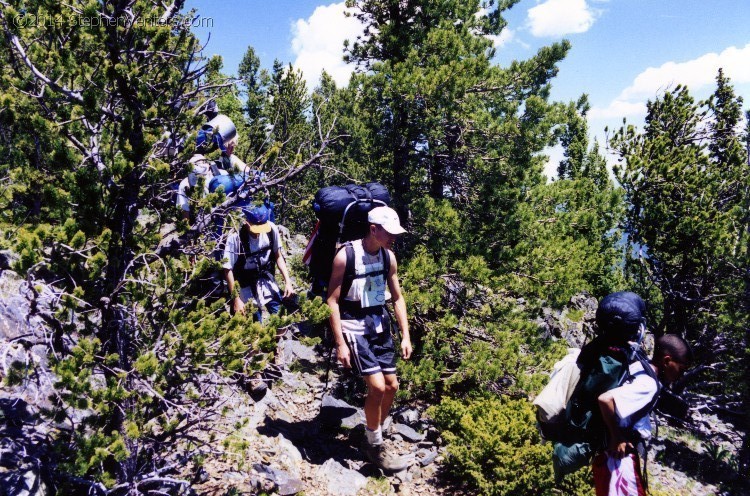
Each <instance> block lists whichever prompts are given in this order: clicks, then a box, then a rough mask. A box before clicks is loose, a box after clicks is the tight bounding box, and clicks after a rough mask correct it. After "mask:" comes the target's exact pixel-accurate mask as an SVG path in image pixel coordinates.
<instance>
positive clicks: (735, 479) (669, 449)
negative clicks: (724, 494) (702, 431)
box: [655, 439, 750, 494]
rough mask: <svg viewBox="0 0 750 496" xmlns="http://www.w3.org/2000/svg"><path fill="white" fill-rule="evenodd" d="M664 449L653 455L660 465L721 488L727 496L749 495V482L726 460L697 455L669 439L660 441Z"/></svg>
mask: <svg viewBox="0 0 750 496" xmlns="http://www.w3.org/2000/svg"><path fill="white" fill-rule="evenodd" d="M659 444H661V445H663V446H664V448H663V449H662V450H660V451H659V452H658V453H655V458H656V460H658V461H659V463H661V464H662V465H665V466H668V467H670V468H672V469H675V470H678V471H680V472H683V473H685V474H686V475H687V476H688V477H690V478H693V479H696V480H698V481H700V482H702V483H705V484H713V485H717V486H721V487H722V489H724V490H728V491H730V492H729V493H728V494H735V491H740V492H737V493H736V494H750V481H748V480H747V478H743V477H741V476H740V475H739V473H738V472H737V471H736V470H735V469H734V468H733V467H732V465H730V463H728V460H726V459H723V458H717V457H715V456H711V455H710V454H709V453H707V452H703V453H699V452H697V451H695V450H693V449H691V448H689V447H687V446H685V445H684V444H681V443H678V442H675V441H672V440H670V439H663V440H662V439H660V440H659Z"/></svg>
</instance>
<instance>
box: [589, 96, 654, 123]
mask: <svg viewBox="0 0 750 496" xmlns="http://www.w3.org/2000/svg"><path fill="white" fill-rule="evenodd" d="M645 115H646V103H645V102H626V101H623V100H619V99H618V100H613V101H612V102H611V103H610V104H609V105H608V106H607V107H591V110H590V111H589V113H588V118H589V119H592V120H597V119H602V120H610V119H620V118H622V117H626V116H645Z"/></svg>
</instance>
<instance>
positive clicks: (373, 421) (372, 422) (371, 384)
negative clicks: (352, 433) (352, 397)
mask: <svg viewBox="0 0 750 496" xmlns="http://www.w3.org/2000/svg"><path fill="white" fill-rule="evenodd" d="M364 379H365V383H366V384H367V397H366V398H365V422H366V424H367V428H368V429H370V430H371V431H375V430H377V429H379V428H380V420H381V419H380V412H381V405H382V403H383V398H384V396H385V392H386V385H385V379H384V378H383V374H382V372H378V373H376V374H371V375H366V376H364Z"/></svg>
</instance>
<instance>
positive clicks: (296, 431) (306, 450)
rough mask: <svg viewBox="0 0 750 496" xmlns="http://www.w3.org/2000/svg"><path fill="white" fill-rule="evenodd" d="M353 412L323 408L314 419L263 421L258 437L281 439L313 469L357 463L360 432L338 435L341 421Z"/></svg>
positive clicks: (362, 434) (349, 409)
mask: <svg viewBox="0 0 750 496" xmlns="http://www.w3.org/2000/svg"><path fill="white" fill-rule="evenodd" d="M334 410H338V411H334ZM355 412H356V409H355V408H340V409H328V408H324V409H323V412H321V413H319V414H318V415H317V416H316V417H315V418H313V419H311V420H301V421H298V422H288V421H286V420H281V419H271V418H268V417H266V420H265V422H264V424H263V425H262V426H259V427H258V433H260V434H262V435H264V436H270V437H276V436H277V435H279V434H281V435H283V436H284V437H285V438H287V439H288V440H289V441H291V442H292V444H294V446H296V447H297V449H298V450H299V451H300V453H301V454H302V456H303V458H305V460H307V461H308V462H310V463H312V464H314V465H322V464H323V463H325V462H326V461H327V460H328V459H330V458H333V459H335V460H336V461H338V462H342V461H344V460H359V459H362V455H361V453H360V451H359V448H358V445H359V442H358V441H360V440H361V439H362V437H363V436H364V432H363V431H362V429H357V428H355V429H350V430H349V432H348V434H349V435H348V436H345V437H342V436H341V435H340V433H341V432H342V429H341V427H340V424H341V419H343V418H346V417H349V416H351V415H352V414H354V413H355Z"/></svg>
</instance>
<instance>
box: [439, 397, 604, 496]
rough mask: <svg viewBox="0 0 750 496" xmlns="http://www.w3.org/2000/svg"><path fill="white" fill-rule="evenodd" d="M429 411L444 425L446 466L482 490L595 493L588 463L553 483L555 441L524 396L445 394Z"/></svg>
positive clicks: (499, 491) (506, 492) (495, 493)
mask: <svg viewBox="0 0 750 496" xmlns="http://www.w3.org/2000/svg"><path fill="white" fill-rule="evenodd" d="M429 413H430V414H431V415H432V416H433V418H434V419H435V420H436V422H437V423H438V425H439V427H440V428H441V429H443V438H444V439H445V441H446V442H447V447H448V453H449V457H448V458H447V461H446V465H447V468H448V470H449V471H450V473H451V474H452V475H454V476H456V477H458V478H460V479H462V480H464V481H466V482H467V483H468V484H470V485H471V486H472V487H474V488H475V489H476V490H477V491H478V493H480V494H486V495H500V494H513V495H523V494H535V495H539V494H571V495H581V496H583V495H590V494H593V488H592V486H591V482H590V481H591V480H592V479H591V474H590V470H589V469H586V470H585V471H580V472H578V473H577V474H574V475H573V476H570V477H568V478H567V479H566V480H565V481H564V482H563V484H562V485H561V486H556V485H555V482H554V475H553V473H552V459H551V453H552V448H551V445H549V444H542V443H541V438H540V437H539V434H538V432H537V430H536V427H535V419H534V410H533V406H532V405H531V403H530V402H529V401H527V400H525V399H521V400H516V399H508V398H485V399H479V400H472V401H464V400H460V401H459V400H455V399H445V400H443V401H442V403H441V404H440V405H438V406H437V407H433V408H432V409H430V411H429Z"/></svg>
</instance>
